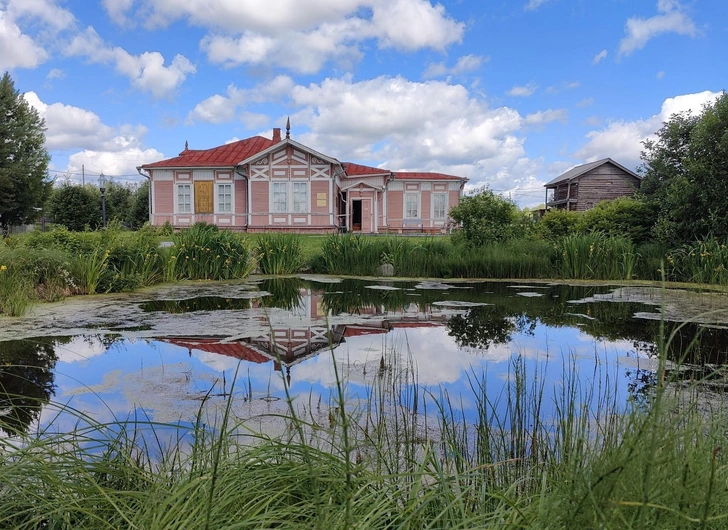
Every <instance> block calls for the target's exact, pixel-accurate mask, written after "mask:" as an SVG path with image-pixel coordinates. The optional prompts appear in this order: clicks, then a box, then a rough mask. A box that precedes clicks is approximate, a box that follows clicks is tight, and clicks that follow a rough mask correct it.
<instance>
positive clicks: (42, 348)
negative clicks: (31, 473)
mask: <svg viewBox="0 0 728 530" xmlns="http://www.w3.org/2000/svg"><path fill="white" fill-rule="evenodd" d="M55 344H56V342H55V341H52V340H40V341H24V340H18V341H9V342H5V343H3V344H2V348H0V430H2V431H3V432H5V433H6V434H18V433H24V432H26V431H27V430H28V427H29V426H30V424H31V422H33V421H35V420H37V419H38V416H39V415H40V411H41V408H42V406H43V405H45V404H47V403H48V402H49V400H50V398H51V396H52V395H53V392H54V385H53V368H54V367H55V365H56V361H57V359H58V358H57V356H56V354H55Z"/></svg>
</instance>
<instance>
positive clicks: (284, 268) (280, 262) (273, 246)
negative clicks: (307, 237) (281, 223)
mask: <svg viewBox="0 0 728 530" xmlns="http://www.w3.org/2000/svg"><path fill="white" fill-rule="evenodd" d="M256 252H257V259H258V269H259V270H260V272H261V273H263V274H274V275H282V274H294V273H296V272H298V271H299V270H300V269H301V266H302V265H303V257H302V254H301V240H300V237H299V236H297V235H294V234H261V235H259V236H258V238H257V241H256Z"/></svg>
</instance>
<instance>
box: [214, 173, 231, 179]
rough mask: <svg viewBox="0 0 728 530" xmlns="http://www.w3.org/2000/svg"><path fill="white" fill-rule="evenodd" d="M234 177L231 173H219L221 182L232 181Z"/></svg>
mask: <svg viewBox="0 0 728 530" xmlns="http://www.w3.org/2000/svg"><path fill="white" fill-rule="evenodd" d="M231 177H232V173H231V172H230V171H218V172H217V178H218V179H219V180H230V179H231Z"/></svg>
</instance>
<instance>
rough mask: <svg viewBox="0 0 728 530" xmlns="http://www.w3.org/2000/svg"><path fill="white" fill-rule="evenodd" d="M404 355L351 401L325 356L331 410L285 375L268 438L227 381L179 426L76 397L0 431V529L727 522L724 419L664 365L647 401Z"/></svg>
mask: <svg viewBox="0 0 728 530" xmlns="http://www.w3.org/2000/svg"><path fill="white" fill-rule="evenodd" d="M660 347H661V366H662V367H664V351H665V349H664V345H661V346H660ZM414 359H415V358H414V357H410V356H409V355H407V353H406V352H404V351H397V350H396V349H395V348H385V349H384V350H383V351H382V352H381V361H380V362H379V363H378V364H379V367H378V369H375V370H374V371H373V373H371V374H370V376H371V380H370V388H371V391H370V394H369V396H368V400H367V401H366V403H365V404H364V405H363V406H364V407H365V408H364V409H363V410H362V409H361V408H356V407H352V405H351V404H350V403H347V401H346V381H345V379H342V377H344V376H341V375H339V374H340V373H341V372H339V371H338V367H337V365H336V364H334V366H335V368H336V369H337V372H336V373H337V378H336V381H337V383H336V389H335V396H336V397H335V398H334V399H333V401H332V402H331V403H328V404H325V405H328V407H327V408H328V417H327V418H326V419H322V418H321V415H317V414H316V413H315V412H314V410H313V409H314V408H315V407H317V406H316V405H315V404H314V405H313V406H309V408H308V409H307V412H308V413H305V412H304V413H302V412H301V409H299V408H298V407H297V406H296V405H295V403H296V402H295V401H294V400H293V399H292V398H291V396H290V395H289V394H288V390H287V386H285V385H286V382H285V378H283V379H282V382H283V385H284V387H285V388H286V392H287V395H288V403H289V407H290V408H289V414H288V415H287V416H286V417H285V418H282V419H283V420H284V421H286V422H287V424H288V429H287V431H286V434H285V435H283V436H282V437H278V438H271V437H267V436H265V435H261V434H252V435H251V434H250V431H249V430H247V428H246V426H245V423H244V422H241V421H239V420H237V419H235V417H234V415H233V413H232V410H233V409H232V400H233V399H235V397H234V395H235V391H234V388H233V389H232V390H231V392H230V397H229V399H228V401H227V403H226V404H225V406H224V408H223V410H220V411H219V415H218V420H217V422H216V423H212V424H211V423H210V422H209V421H208V418H207V417H206V416H205V415H204V413H203V412H202V408H201V410H200V412H199V413H198V417H197V419H196V420H193V424H192V426H191V427H183V426H182V425H160V424H154V423H153V422H150V421H148V420H143V419H138V418H134V419H133V420H130V421H126V422H115V423H112V424H99V423H95V422H94V421H93V420H92V419H91V418H89V417H88V416H86V415H84V414H83V413H82V412H81V411H71V412H73V413H75V414H76V415H77V416H78V419H79V421H78V422H77V428H76V429H75V430H74V431H72V432H68V433H58V432H55V431H54V430H53V429H48V430H45V431H42V432H39V433H36V434H35V435H30V436H28V437H26V438H22V439H17V438H2V439H0V444H2V449H3V450H2V452H0V464H1V465H0V490H1V491H2V493H3V494H2V495H1V496H0V526H3V527H6V528H14V529H20V530H24V529H36V528H74V529H86V528H94V529H96V528H101V529H103V528H109V529H112V528H113V529H116V528H186V529H187V528H189V529H195V528H201V529H202V528H204V529H210V528H215V529H217V528H273V527H285V528H302V529H303V528H412V529H420V528H640V529H647V528H667V529H678V528H725V527H726V522H727V521H728V516H726V513H728V495H726V492H725V483H726V480H728V466H727V465H726V462H725V459H724V458H723V453H722V450H721V447H722V445H723V443H724V440H725V435H724V432H725V428H726V420H725V417H724V416H723V415H721V414H711V415H705V414H704V413H701V412H700V411H699V410H698V409H697V407H696V406H695V404H696V403H697V401H695V400H693V401H690V400H687V401H686V400H684V399H678V400H676V399H673V398H672V397H671V395H670V393H668V392H667V388H668V387H667V386H665V384H664V383H662V381H664V380H665V378H664V377H663V373H662V368H661V374H658V377H657V381H658V382H659V383H658V387H657V388H655V389H654V393H653V398H652V400H651V404H650V406H649V407H648V408H644V407H632V406H630V404H629V403H627V404H622V403H618V402H617V400H616V398H615V396H616V394H615V392H614V388H615V385H616V384H617V382H616V381H614V380H609V379H604V377H603V375H604V374H593V376H592V378H590V377H584V375H588V374H579V373H578V371H577V369H576V367H575V364H573V363H569V362H568V361H567V362H566V363H565V368H564V373H563V381H562V384H561V385H560V386H559V387H557V388H558V389H557V391H556V392H554V394H553V395H549V393H548V392H547V391H545V386H544V382H543V381H544V379H543V373H542V372H539V371H536V372H533V373H529V372H528V370H527V369H526V368H525V366H526V365H525V364H524V363H523V362H522V361H521V360H520V359H519V358H516V359H515V360H514V363H513V365H512V370H511V374H510V377H509V378H508V380H507V381H506V382H505V383H504V386H503V388H502V389H498V388H495V389H493V388H489V385H492V384H494V383H492V382H491V383H489V382H488V381H489V380H488V378H487V377H485V374H479V373H471V377H470V382H471V384H470V386H471V389H472V394H471V395H467V396H463V397H462V398H458V397H456V396H450V395H448V393H447V392H445V391H444V390H442V391H440V393H439V395H435V394H434V393H432V392H427V391H426V390H425V389H423V388H421V387H420V386H419V385H418V384H417V380H416V376H415V373H416V372H415V370H414V369H413V363H414ZM596 379H598V380H599V381H606V382H603V383H602V384H597V383H596ZM547 400H552V402H553V405H554V408H555V410H556V413H555V416H554V417H551V418H549V417H545V416H544V414H543V410H544V405H545V403H546V402H547ZM465 402H470V403H473V404H474V405H475V407H476V409H477V418H476V420H475V422H474V423H472V422H469V421H466V420H465V419H464V417H463V415H462V413H461V411H462V407H463V403H465ZM66 412H69V410H68V409H66ZM324 417H325V415H324ZM279 419H281V418H279ZM0 421H2V420H1V419H0ZM170 432H171V433H174V434H172V435H171V436H169V433H170ZM243 433H246V434H247V438H248V440H249V441H250V440H251V439H252V443H244V442H242V440H243V438H242V437H241V434H243Z"/></svg>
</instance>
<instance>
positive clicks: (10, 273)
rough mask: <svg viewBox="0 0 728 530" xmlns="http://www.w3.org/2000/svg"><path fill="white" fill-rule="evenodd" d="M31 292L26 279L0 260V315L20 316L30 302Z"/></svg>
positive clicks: (14, 268) (11, 266)
mask: <svg viewBox="0 0 728 530" xmlns="http://www.w3.org/2000/svg"><path fill="white" fill-rule="evenodd" d="M32 296H33V290H32V286H31V284H30V282H29V280H28V278H27V277H25V276H24V275H23V274H21V273H19V272H18V271H17V270H16V267H14V266H13V265H10V267H8V265H5V264H4V263H3V261H2V260H0V313H2V314H5V315H7V316H11V317H17V316H22V315H23V314H24V313H25V311H26V309H27V308H28V306H29V305H30V303H31V301H32Z"/></svg>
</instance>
